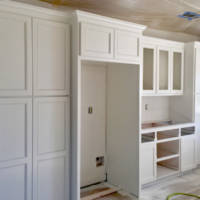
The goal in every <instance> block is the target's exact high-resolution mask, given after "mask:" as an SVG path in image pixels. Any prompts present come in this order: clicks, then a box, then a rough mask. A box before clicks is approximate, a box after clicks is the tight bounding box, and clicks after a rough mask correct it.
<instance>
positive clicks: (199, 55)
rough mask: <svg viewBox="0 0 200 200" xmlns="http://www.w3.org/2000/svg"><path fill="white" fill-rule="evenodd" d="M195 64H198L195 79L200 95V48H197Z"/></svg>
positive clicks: (197, 92)
mask: <svg viewBox="0 0 200 200" xmlns="http://www.w3.org/2000/svg"><path fill="white" fill-rule="evenodd" d="M195 53H196V56H195V64H196V68H195V70H196V77H195V82H196V84H195V85H196V94H200V59H199V58H200V48H199V46H198V48H195Z"/></svg>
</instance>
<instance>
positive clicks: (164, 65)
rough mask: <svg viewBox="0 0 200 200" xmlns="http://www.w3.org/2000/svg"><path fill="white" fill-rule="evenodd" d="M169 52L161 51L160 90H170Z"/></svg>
mask: <svg viewBox="0 0 200 200" xmlns="http://www.w3.org/2000/svg"><path fill="white" fill-rule="evenodd" d="M168 72H169V52H168V51H166V50H159V90H168V89H169V88H168V84H169V76H168Z"/></svg>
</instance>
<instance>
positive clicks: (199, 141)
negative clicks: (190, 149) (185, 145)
mask: <svg viewBox="0 0 200 200" xmlns="http://www.w3.org/2000/svg"><path fill="white" fill-rule="evenodd" d="M196 138H197V140H196V141H197V142H196V145H197V147H196V152H197V153H196V161H197V164H198V165H199V164H200V133H198V134H197V136H196Z"/></svg>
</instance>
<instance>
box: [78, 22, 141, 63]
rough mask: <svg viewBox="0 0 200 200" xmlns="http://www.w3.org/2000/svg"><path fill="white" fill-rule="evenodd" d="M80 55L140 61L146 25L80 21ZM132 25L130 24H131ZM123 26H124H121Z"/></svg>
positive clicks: (130, 61)
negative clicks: (142, 37)
mask: <svg viewBox="0 0 200 200" xmlns="http://www.w3.org/2000/svg"><path fill="white" fill-rule="evenodd" d="M80 24H81V25H80V29H81V30H80V55H81V56H83V57H85V58H86V59H90V58H91V59H93V60H95V59H96V60H99V59H101V60H116V61H118V62H119V61H125V62H126V63H127V62H128V63H137V64H138V63H140V45H139V44H140V37H141V32H142V30H143V29H144V27H140V26H134V28H133V27H131V28H130V27H129V26H128V25H127V27H126V26H125V28H124V25H122V24H120V25H119V24H117V26H115V25H113V24H115V23H113V24H112V23H105V24H104V22H103V21H101V22H99V24H98V20H97V21H96V23H95V22H94V23H90V22H85V20H84V21H83V22H81V23H80ZM129 25H130V24H129ZM121 27H122V28H121Z"/></svg>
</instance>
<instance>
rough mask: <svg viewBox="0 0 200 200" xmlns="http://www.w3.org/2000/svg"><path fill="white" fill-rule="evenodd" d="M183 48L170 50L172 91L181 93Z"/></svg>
mask: <svg viewBox="0 0 200 200" xmlns="http://www.w3.org/2000/svg"><path fill="white" fill-rule="evenodd" d="M183 63H184V62H183V50H182V49H180V50H179V49H173V50H172V92H173V93H177V94H180V93H183V70H184V67H183Z"/></svg>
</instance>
